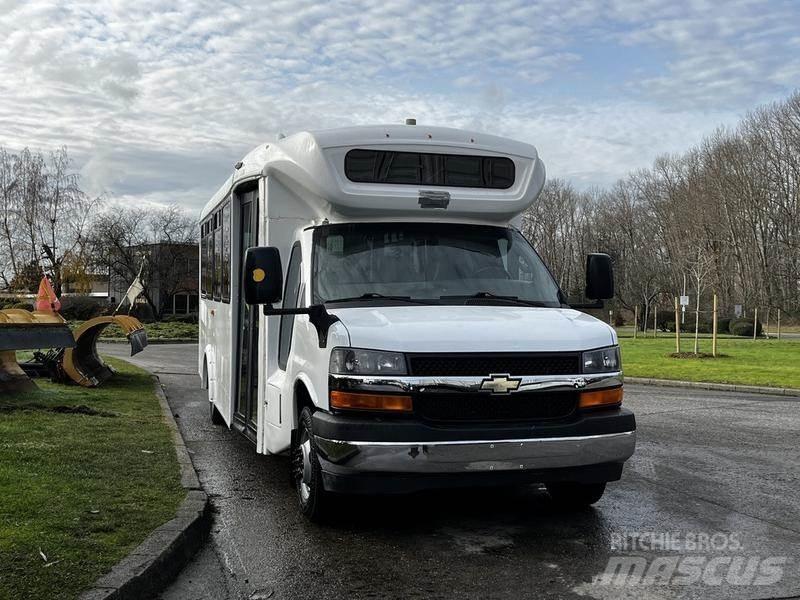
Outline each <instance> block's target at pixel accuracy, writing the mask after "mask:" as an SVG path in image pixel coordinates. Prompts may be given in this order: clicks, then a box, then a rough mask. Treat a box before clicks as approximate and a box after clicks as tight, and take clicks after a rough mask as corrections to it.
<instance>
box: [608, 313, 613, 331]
mask: <svg viewBox="0 0 800 600" xmlns="http://www.w3.org/2000/svg"><path fill="white" fill-rule="evenodd" d="M608 324H609V325H611V326H612V327H613V326H614V311H613V310H610V311H608Z"/></svg>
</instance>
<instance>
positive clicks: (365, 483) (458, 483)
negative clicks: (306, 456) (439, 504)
mask: <svg viewBox="0 0 800 600" xmlns="http://www.w3.org/2000/svg"><path fill="white" fill-rule="evenodd" d="M320 462H321V464H322V481H323V485H324V486H325V489H326V490H327V491H329V492H335V493H342V494H408V493H413V492H420V491H423V490H435V489H450V488H460V487H484V486H504V485H524V484H529V483H552V482H556V481H559V482H569V483H602V482H606V481H616V480H618V479H619V478H620V477H621V476H622V465H623V463H601V464H597V465H588V466H584V467H569V468H560V469H536V470H530V471H487V472H482V473H444V474H433V475H428V474H426V475H413V474H412V475H406V474H398V473H363V472H354V471H351V470H348V469H346V468H343V467H341V466H338V465H333V464H331V463H329V462H327V461H325V460H320Z"/></svg>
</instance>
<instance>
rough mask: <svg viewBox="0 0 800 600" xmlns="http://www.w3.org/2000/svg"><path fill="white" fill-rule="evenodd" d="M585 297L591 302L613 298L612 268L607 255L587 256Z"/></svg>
mask: <svg viewBox="0 0 800 600" xmlns="http://www.w3.org/2000/svg"><path fill="white" fill-rule="evenodd" d="M586 297H587V298H590V299H591V300H609V299H611V298H613V297H614V268H613V267H612V266H611V257H610V256H609V255H608V254H600V253H596V254H589V255H587V257H586Z"/></svg>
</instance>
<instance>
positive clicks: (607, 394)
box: [579, 386, 622, 408]
mask: <svg viewBox="0 0 800 600" xmlns="http://www.w3.org/2000/svg"><path fill="white" fill-rule="evenodd" d="M620 404H622V387H621V386H620V387H615V388H610V389H606V390H593V391H591V392H581V401H580V405H579V406H580V408H599V407H603V406H619V405H620Z"/></svg>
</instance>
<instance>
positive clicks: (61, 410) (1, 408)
mask: <svg viewBox="0 0 800 600" xmlns="http://www.w3.org/2000/svg"><path fill="white" fill-rule="evenodd" d="M19 410H40V411H43V412H52V413H57V414H62V415H86V416H89V417H116V416H117V415H116V414H115V413H112V412H108V411H106V410H97V409H95V408H92V407H91V406H86V405H85V404H78V405H77V406H63V405H59V406H45V405H44V404H37V403H30V404H0V413H11V412H15V411H19Z"/></svg>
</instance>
